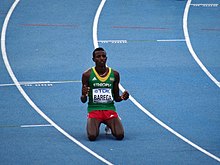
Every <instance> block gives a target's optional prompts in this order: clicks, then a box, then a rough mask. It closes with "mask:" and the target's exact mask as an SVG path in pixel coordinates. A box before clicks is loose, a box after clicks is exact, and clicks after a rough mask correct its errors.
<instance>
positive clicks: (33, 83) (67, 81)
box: [0, 80, 81, 87]
mask: <svg viewBox="0 0 220 165" xmlns="http://www.w3.org/2000/svg"><path fill="white" fill-rule="evenodd" d="M80 82H81V80H66V81H25V82H19V84H20V85H35V84H65V83H80ZM15 85H16V84H14V83H11V84H0V87H4V86H15Z"/></svg>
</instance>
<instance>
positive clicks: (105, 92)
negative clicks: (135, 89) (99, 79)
mask: <svg viewBox="0 0 220 165" xmlns="http://www.w3.org/2000/svg"><path fill="white" fill-rule="evenodd" d="M92 93H93V102H94V103H110V102H112V101H113V97H112V91H111V89H109V88H96V89H93V92H92Z"/></svg>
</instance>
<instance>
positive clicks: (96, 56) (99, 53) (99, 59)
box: [92, 47, 107, 66]
mask: <svg viewBox="0 0 220 165" xmlns="http://www.w3.org/2000/svg"><path fill="white" fill-rule="evenodd" d="M92 60H93V61H94V62H95V63H96V66H104V65H105V64H106V61H107V56H106V52H105V50H104V49H103V48H100V47H99V48H96V49H95V50H94V51H93V58H92Z"/></svg>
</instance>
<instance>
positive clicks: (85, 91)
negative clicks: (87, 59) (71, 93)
mask: <svg viewBox="0 0 220 165" xmlns="http://www.w3.org/2000/svg"><path fill="white" fill-rule="evenodd" d="M90 73H91V69H89V70H87V71H85V72H84V73H83V75H82V95H81V97H80V99H81V101H82V102H83V103H85V102H86V101H87V97H88V94H89V90H90V87H89V76H90Z"/></svg>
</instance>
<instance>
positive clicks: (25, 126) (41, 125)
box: [20, 124, 53, 128]
mask: <svg viewBox="0 0 220 165" xmlns="http://www.w3.org/2000/svg"><path fill="white" fill-rule="evenodd" d="M20 127H21V128H34V127H53V126H52V125H51V124H37V125H36V124H35V125H33V124H32V125H21V126H20Z"/></svg>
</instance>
